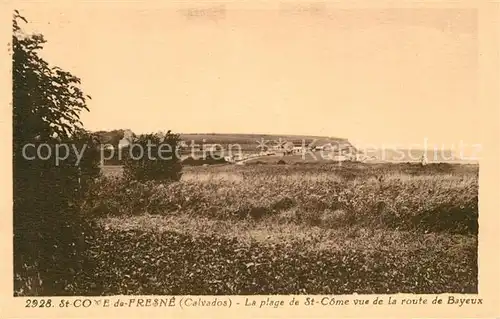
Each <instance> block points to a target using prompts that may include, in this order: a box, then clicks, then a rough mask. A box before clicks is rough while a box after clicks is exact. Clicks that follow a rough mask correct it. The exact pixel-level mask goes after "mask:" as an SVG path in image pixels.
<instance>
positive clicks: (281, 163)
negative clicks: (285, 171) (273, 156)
mask: <svg viewBox="0 0 500 319" xmlns="http://www.w3.org/2000/svg"><path fill="white" fill-rule="evenodd" d="M285 164H286V162H285V161H284V160H279V161H278V165H285Z"/></svg>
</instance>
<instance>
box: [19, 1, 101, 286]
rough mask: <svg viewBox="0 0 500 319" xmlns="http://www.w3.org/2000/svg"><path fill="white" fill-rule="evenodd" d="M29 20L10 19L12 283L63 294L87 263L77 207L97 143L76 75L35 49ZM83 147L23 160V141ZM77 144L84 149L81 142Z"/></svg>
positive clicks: (38, 38)
mask: <svg viewBox="0 0 500 319" xmlns="http://www.w3.org/2000/svg"><path fill="white" fill-rule="evenodd" d="M21 22H25V23H27V21H26V19H25V18H24V17H22V16H21V15H20V14H19V12H18V11H17V10H16V11H15V12H14V17H13V36H12V52H13V64H12V81H13V87H12V92H13V97H12V98H13V99H12V108H13V177H14V178H13V191H14V198H13V202H14V289H15V293H16V294H23V295H41V294H42V295H63V294H71V290H72V289H74V287H73V282H74V280H73V279H74V276H75V275H76V274H77V273H79V272H81V271H83V269H84V268H85V265H84V262H85V260H84V258H83V253H82V251H83V250H84V246H85V242H86V241H87V240H88V239H89V238H90V237H89V236H90V234H91V226H90V225H89V224H88V223H87V221H86V220H85V219H84V218H83V216H82V215H81V214H80V211H79V210H78V205H79V201H80V200H81V198H82V196H83V194H84V192H85V189H86V187H88V185H89V182H90V181H91V180H92V179H93V177H95V176H96V175H97V174H98V173H99V169H98V167H97V165H98V156H99V153H98V145H97V141H96V140H95V139H94V137H93V136H92V135H91V134H90V133H89V132H87V131H85V130H84V129H83V125H82V122H81V121H80V113H81V112H82V111H88V108H87V106H86V100H87V99H90V96H88V95H85V94H84V93H83V91H82V90H81V88H80V84H81V81H80V79H79V78H78V77H76V76H74V75H72V74H71V73H70V72H66V71H64V70H62V69H61V68H59V67H54V66H50V65H49V63H48V62H46V61H45V60H43V59H42V58H41V57H40V55H39V54H38V53H39V51H40V50H41V49H43V45H44V43H45V42H46V41H45V39H44V37H43V36H42V35H40V34H26V33H25V32H23V30H22V29H21V27H20V23H21ZM28 144H33V145H34V146H35V147H37V146H40V145H42V144H43V145H47V147H48V148H49V149H50V150H51V151H52V154H54V151H55V149H56V148H57V145H62V144H66V145H71V146H72V147H73V146H75V147H78V146H83V145H86V150H85V153H84V156H83V157H82V159H81V162H80V163H79V165H76V163H77V159H76V156H75V155H76V154H74V153H71V154H68V158H67V159H65V160H64V161H62V162H60V163H56V162H55V161H54V158H53V157H51V158H49V159H48V160H42V159H40V158H36V159H33V160H28V159H27V158H26V157H25V156H24V155H23V149H24V146H26V145H28ZM80 149H81V148H80Z"/></svg>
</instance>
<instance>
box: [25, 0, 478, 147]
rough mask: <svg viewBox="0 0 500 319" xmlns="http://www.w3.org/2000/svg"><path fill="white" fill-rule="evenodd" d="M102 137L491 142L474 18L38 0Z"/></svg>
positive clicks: (426, 12)
mask: <svg viewBox="0 0 500 319" xmlns="http://www.w3.org/2000/svg"><path fill="white" fill-rule="evenodd" d="M20 11H21V13H22V14H23V15H24V16H25V17H26V18H27V19H28V21H29V24H28V25H27V26H26V27H25V28H26V29H27V30H28V31H30V32H31V31H36V32H40V33H42V34H43V35H44V36H45V38H46V39H47V41H48V42H47V44H46V45H45V48H44V50H43V53H42V55H43V56H44V57H45V58H46V60H47V61H49V63H51V64H52V65H57V66H60V67H62V68H64V69H66V70H68V71H70V72H72V73H74V74H75V75H77V76H79V77H80V78H81V79H82V84H83V89H84V90H85V93H87V94H89V95H91V96H92V100H91V101H89V103H88V106H89V108H90V109H91V112H90V113H84V114H82V119H83V122H84V125H85V127H86V128H87V129H90V130H112V129H119V128H129V129H131V130H133V131H134V132H136V133H143V132H155V131H158V130H168V129H171V130H172V131H174V132H179V133H193V132H207V133H213V132H215V133H217V132H218V133H275V134H308V135H324V136H336V137H343V138H348V139H349V140H351V141H355V142H357V143H360V144H366V143H371V144H377V145H380V144H398V145H410V144H414V143H417V144H418V143H423V141H424V140H425V139H426V140H427V141H428V142H429V143H434V144H439V145H454V144H457V143H459V142H464V143H466V144H473V143H477V142H479V140H478V139H479V137H480V136H481V135H480V132H479V129H478V128H477V127H476V124H475V123H477V122H479V120H480V118H479V114H478V113H479V112H476V111H475V109H477V95H478V88H477V81H478V74H477V72H478V62H477V59H478V56H477V53H478V48H477V46H478V43H477V23H476V22H477V21H476V19H477V17H476V12H475V11H474V10H467V9H438V8H428V9H426V8H420V9H412V8H406V9H405V8H402V9H391V8H385V9H384V8H371V9H370V8H365V9H362V8H361V9H360V8H354V9H342V8H337V7H329V6H327V5H324V4H320V3H318V4H315V5H308V6H305V5H303V6H297V5H287V6H285V5H278V6H268V7H266V6H260V7H251V6H248V7H246V8H241V7H236V6H231V5H230V4H226V5H212V6H210V5H205V6H204V7H189V6H188V4H187V3H184V4H183V3H178V4H177V7H174V6H173V5H168V6H167V5H158V4H157V5H156V6H152V5H146V3H145V2H121V3H116V2H115V3H113V2H101V3H92V2H86V3H84V2H80V3H79V5H78V6H76V5H67V6H64V5H60V4H59V5H58V6H54V5H52V6H51V5H49V4H46V3H45V4H44V3H43V2H42V3H34V2H31V4H30V6H29V7H26V8H22V7H21V9H20Z"/></svg>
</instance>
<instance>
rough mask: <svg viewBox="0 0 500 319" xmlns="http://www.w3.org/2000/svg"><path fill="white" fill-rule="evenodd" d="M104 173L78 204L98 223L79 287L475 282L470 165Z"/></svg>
mask: <svg viewBox="0 0 500 319" xmlns="http://www.w3.org/2000/svg"><path fill="white" fill-rule="evenodd" d="M105 170H106V174H105V176H104V177H103V178H101V179H100V180H99V181H98V182H97V183H96V185H94V187H93V188H92V192H91V194H89V196H88V199H87V201H86V203H85V204H84V207H83V209H85V210H86V211H87V212H88V214H89V218H90V217H91V218H96V220H97V221H98V225H99V227H98V230H97V232H96V236H97V237H96V240H95V241H94V242H93V244H92V245H93V246H92V247H91V249H90V251H89V254H90V255H91V256H92V258H93V259H94V260H95V265H94V268H93V269H94V270H93V271H92V272H89V273H88V278H85V277H82V278H81V282H78V283H75V287H74V289H76V290H77V291H80V292H81V293H84V294H99V295H100V294H103V295H110V294H165V295H169V294H201V295H203V294H216V295H217V294H305V293H307V294H339V293H346V294H350V293H402V292H411V293H444V292H464V293H465V292H468V293H472V292H477V233H478V223H477V220H478V166H476V165H459V164H431V165H428V166H424V167H421V166H420V165H416V164H403V163H401V164H388V163H385V164H359V163H343V165H341V166H340V165H338V164H331V163H330V164H328V163H309V164H308V163H302V164H295V165H275V164H269V163H267V164H261V165H256V164H253V165H250V164H248V165H243V166H239V165H214V166H208V167H204V166H198V167H185V168H184V174H183V177H182V179H181V181H179V182H174V183H171V184H157V183H149V182H148V183H138V182H126V181H124V180H122V179H121V178H120V170H119V169H117V168H111V169H110V168H105ZM104 283H105V284H104Z"/></svg>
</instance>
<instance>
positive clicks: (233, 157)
mask: <svg viewBox="0 0 500 319" xmlns="http://www.w3.org/2000/svg"><path fill="white" fill-rule="evenodd" d="M133 137H134V134H133V132H132V131H131V130H125V131H124V136H123V138H122V139H121V140H120V141H119V142H118V145H117V147H118V149H123V148H125V147H127V146H129V145H130V144H131V142H132V141H133ZM256 144H257V145H256ZM106 147H107V148H108V149H114V148H115V147H114V146H112V145H109V144H108V145H106ZM178 147H179V149H180V153H181V155H182V157H183V159H185V158H187V157H199V158H201V157H203V156H206V155H207V154H222V155H224V156H223V157H224V160H225V161H226V162H229V163H237V162H242V161H246V160H250V159H253V158H258V157H264V156H282V157H285V156H293V155H305V154H308V153H309V154H310V153H311V152H312V153H315V152H316V153H317V152H322V153H323V154H325V155H327V156H328V158H330V159H332V160H335V161H348V160H355V161H363V160H365V159H366V158H365V156H363V154H362V153H361V152H359V151H358V150H357V149H356V148H355V147H353V146H352V145H351V144H350V143H349V142H348V141H343V142H334V143H332V142H328V143H324V144H316V143H310V144H307V143H305V142H303V141H282V140H278V141H269V143H268V145H260V144H258V143H255V144H244V145H243V146H242V145H237V144H230V143H225V144H215V143H192V142H189V141H185V140H181V141H180V143H179V145H178Z"/></svg>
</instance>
